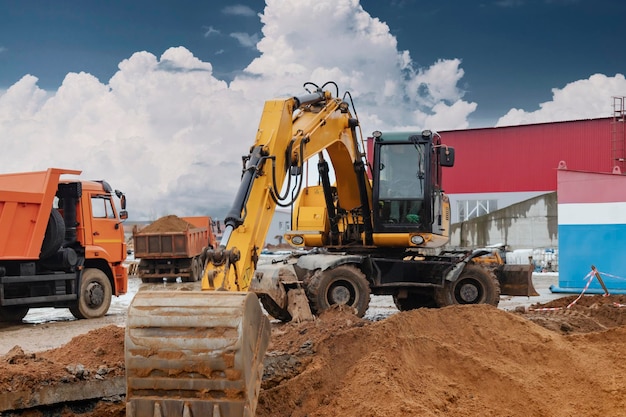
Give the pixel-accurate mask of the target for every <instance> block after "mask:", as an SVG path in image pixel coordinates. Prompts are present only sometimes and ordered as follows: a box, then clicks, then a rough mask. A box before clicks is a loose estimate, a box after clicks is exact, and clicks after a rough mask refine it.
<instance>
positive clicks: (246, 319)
mask: <svg viewBox="0 0 626 417" xmlns="http://www.w3.org/2000/svg"><path fill="white" fill-rule="evenodd" d="M269 338H270V324H269V320H268V319H267V317H266V316H265V315H264V314H263V312H262V310H261V306H260V304H259V301H258V299H257V297H256V295H255V294H254V293H250V292H218V291H212V292H207V291H200V290H189V289H187V290H186V291H185V290H184V289H181V288H178V289H177V290H175V291H172V290H169V291H168V290H157V289H146V290H140V291H138V292H137V294H136V295H135V298H134V299H133V301H132V303H131V305H130V307H129V310H128V321H127V325H126V340H125V343H126V349H125V350H126V358H125V360H126V416H127V417H148V416H149V417H194V416H207V417H253V416H254V414H255V412H256V405H257V401H258V395H259V391H260V387H261V378H262V373H263V357H264V355H265V350H266V349H267V346H268V344H269Z"/></svg>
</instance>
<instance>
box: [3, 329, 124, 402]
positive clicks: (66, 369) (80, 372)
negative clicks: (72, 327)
mask: <svg viewBox="0 0 626 417" xmlns="http://www.w3.org/2000/svg"><path fill="white" fill-rule="evenodd" d="M118 375H124V329H123V328H121V327H118V326H113V325H110V326H106V327H102V328H99V329H96V330H93V331H91V332H89V333H86V334H83V335H80V336H77V337H75V338H73V339H72V340H71V341H70V342H69V343H68V344H66V345H64V346H62V347H60V348H57V349H52V350H48V351H44V352H40V353H31V354H25V353H24V351H23V350H22V348H21V347H19V346H15V347H14V348H13V349H11V350H10V351H9V352H8V353H7V354H6V355H4V356H2V357H0V392H3V391H4V392H6V391H21V390H25V389H30V388H33V387H35V386H37V385H39V384H45V385H51V384H54V383H71V382H72V381H75V380H77V379H91V378H98V379H101V378H106V377H110V376H118Z"/></svg>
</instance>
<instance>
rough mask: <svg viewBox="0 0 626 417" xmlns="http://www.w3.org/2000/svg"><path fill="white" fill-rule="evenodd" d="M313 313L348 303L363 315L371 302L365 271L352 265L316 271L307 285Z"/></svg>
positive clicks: (360, 315) (357, 313)
mask: <svg viewBox="0 0 626 417" xmlns="http://www.w3.org/2000/svg"><path fill="white" fill-rule="evenodd" d="M306 294H307V297H308V298H309V302H310V304H311V311H312V312H313V314H320V313H322V312H323V311H324V310H328V309H329V308H330V307H331V306H333V305H346V306H349V307H352V308H354V309H355V310H356V315H357V316H358V317H363V316H364V315H365V312H366V311H367V308H368V307H369V303H370V286H369V283H368V282H367V279H366V278H365V275H364V274H363V272H361V271H360V270H359V269H358V268H356V267H354V266H352V265H340V266H338V267H335V268H332V269H328V270H326V271H323V272H322V271H318V272H316V273H315V274H314V275H313V276H312V277H311V280H310V282H309V284H308V285H307V287H306Z"/></svg>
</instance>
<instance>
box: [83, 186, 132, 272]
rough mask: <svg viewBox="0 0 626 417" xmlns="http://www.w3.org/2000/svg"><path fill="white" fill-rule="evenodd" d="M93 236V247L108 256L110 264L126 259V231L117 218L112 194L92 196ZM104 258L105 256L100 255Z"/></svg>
mask: <svg viewBox="0 0 626 417" xmlns="http://www.w3.org/2000/svg"><path fill="white" fill-rule="evenodd" d="M91 215H92V220H91V225H92V226H91V235H92V242H93V245H94V246H96V247H100V248H101V249H102V250H104V252H106V253H107V254H108V255H107V256H106V257H107V258H108V259H109V261H110V262H117V261H121V260H123V259H125V258H126V254H125V253H124V252H125V250H126V249H125V245H123V244H122V242H124V231H123V229H122V226H121V223H120V221H119V219H118V218H117V215H116V212H115V208H114V206H113V201H112V199H111V195H110V194H91ZM100 256H101V257H104V255H100Z"/></svg>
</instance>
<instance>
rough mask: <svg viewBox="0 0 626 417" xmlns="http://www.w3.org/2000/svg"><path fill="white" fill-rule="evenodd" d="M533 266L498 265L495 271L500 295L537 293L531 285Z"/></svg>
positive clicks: (526, 295) (531, 294) (532, 294)
mask: <svg viewBox="0 0 626 417" xmlns="http://www.w3.org/2000/svg"><path fill="white" fill-rule="evenodd" d="M533 270H534V266H533V265H531V264H527V265H511V264H503V265H499V266H498V267H497V268H496V270H495V272H496V277H498V281H499V282H500V294H501V295H521V296H525V297H531V296H536V295H539V293H538V292H537V290H535V287H534V286H533Z"/></svg>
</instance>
